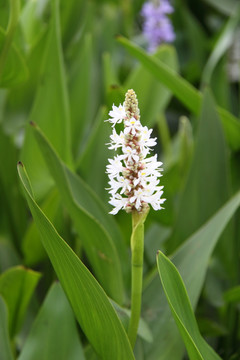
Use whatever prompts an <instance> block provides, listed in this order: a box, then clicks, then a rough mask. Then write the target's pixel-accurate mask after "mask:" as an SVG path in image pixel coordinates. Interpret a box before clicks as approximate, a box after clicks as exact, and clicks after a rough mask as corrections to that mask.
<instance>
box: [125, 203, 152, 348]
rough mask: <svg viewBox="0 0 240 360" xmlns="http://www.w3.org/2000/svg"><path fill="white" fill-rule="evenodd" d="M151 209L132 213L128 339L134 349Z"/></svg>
mask: <svg viewBox="0 0 240 360" xmlns="http://www.w3.org/2000/svg"><path fill="white" fill-rule="evenodd" d="M148 211H149V209H146V211H145V212H143V213H139V212H137V211H133V213H132V236H131V251H132V290H131V318H130V322H129V327H128V337H129V340H130V343H131V346H132V348H134V345H135V342H136V338H137V330H138V324H139V319H140V314H141V302H142V275H143V252H144V221H145V219H146V217H147V214H148Z"/></svg>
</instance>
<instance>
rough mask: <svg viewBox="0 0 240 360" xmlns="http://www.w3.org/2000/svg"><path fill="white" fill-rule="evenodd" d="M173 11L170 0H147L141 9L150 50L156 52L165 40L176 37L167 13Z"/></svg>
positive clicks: (171, 39) (170, 40) (144, 31)
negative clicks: (152, 0) (154, 0)
mask: <svg viewBox="0 0 240 360" xmlns="http://www.w3.org/2000/svg"><path fill="white" fill-rule="evenodd" d="M172 12H173V7H172V6H171V5H170V3H169V1H168V0H158V1H156V2H151V1H148V2H146V3H145V4H144V5H143V7H142V11H141V15H142V16H143V18H144V23H143V34H144V36H145V38H146V39H147V41H148V51H149V52H154V51H155V49H156V48H157V46H158V45H160V44H161V43H163V42H172V41H174V39H175V34H174V30H173V27H172V24H171V21H170V20H169V18H168V17H167V14H171V13H172Z"/></svg>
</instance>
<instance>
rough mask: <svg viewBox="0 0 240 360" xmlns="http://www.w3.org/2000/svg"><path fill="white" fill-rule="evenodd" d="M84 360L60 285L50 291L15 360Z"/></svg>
mask: <svg viewBox="0 0 240 360" xmlns="http://www.w3.org/2000/svg"><path fill="white" fill-rule="evenodd" d="M32 359H34V360H53V359H58V360H66V359H71V360H84V359H85V357H84V355H83V350H82V346H81V343H80V341H79V338H78V332H77V327H76V323H75V319H74V315H73V311H72V309H71V307H70V305H69V302H68V300H67V298H66V296H65V294H64V292H63V290H62V288H61V285H60V284H59V283H55V284H53V285H52V287H51V288H50V290H49V292H48V294H47V296H46V298H45V300H44V303H43V305H42V307H41V309H40V311H39V313H38V315H37V318H36V320H35V322H34V324H33V326H32V329H31V331H30V333H29V335H28V337H27V340H26V342H25V343H24V346H23V349H22V351H21V354H20V357H19V358H18V360H32Z"/></svg>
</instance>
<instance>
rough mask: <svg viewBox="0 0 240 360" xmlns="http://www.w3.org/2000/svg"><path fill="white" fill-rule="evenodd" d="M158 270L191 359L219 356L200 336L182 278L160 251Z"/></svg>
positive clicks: (210, 358)
mask: <svg viewBox="0 0 240 360" xmlns="http://www.w3.org/2000/svg"><path fill="white" fill-rule="evenodd" d="M157 265H158V271H159V275H160V278H161V282H162V286H163V289H164V292H165V295H166V297H167V300H168V303H169V306H170V308H171V311H172V315H173V317H174V320H175V322H176V324H177V326H178V329H179V332H180V334H181V336H182V339H183V341H184V343H185V346H186V348H187V351H188V355H189V358H190V359H191V360H204V359H208V360H214V359H220V357H219V356H218V355H217V354H216V353H215V352H214V350H213V349H212V348H211V347H210V346H209V345H208V344H207V342H206V341H205V340H204V339H203V338H202V336H201V334H200V332H199V329H198V325H197V322H196V319H195V316H194V313H193V309H192V307H191V304H190V301H189V298H188V294H187V292H186V288H185V286H184V283H183V281H182V278H181V276H180V274H179V272H178V270H177V268H176V267H175V266H174V265H173V263H172V262H171V261H170V260H169V259H168V258H167V257H166V256H165V255H164V254H163V253H162V252H161V251H159V252H158V255H157Z"/></svg>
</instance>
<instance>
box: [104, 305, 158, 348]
mask: <svg viewBox="0 0 240 360" xmlns="http://www.w3.org/2000/svg"><path fill="white" fill-rule="evenodd" d="M111 303H112V305H113V307H114V309H115V310H116V312H117V314H118V316H119V318H120V319H121V322H122V324H123V326H124V329H125V330H126V331H127V330H128V324H129V320H130V316H131V311H130V310H129V309H126V308H124V307H122V306H119V305H118V304H117V303H115V302H114V301H113V300H111ZM137 334H138V336H140V337H141V338H142V339H144V340H145V341H148V342H150V343H151V342H152V341H153V338H152V333H151V330H150V329H149V327H148V324H147V323H146V322H145V321H144V320H143V319H142V318H140V320H139V326H138V331H137Z"/></svg>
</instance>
